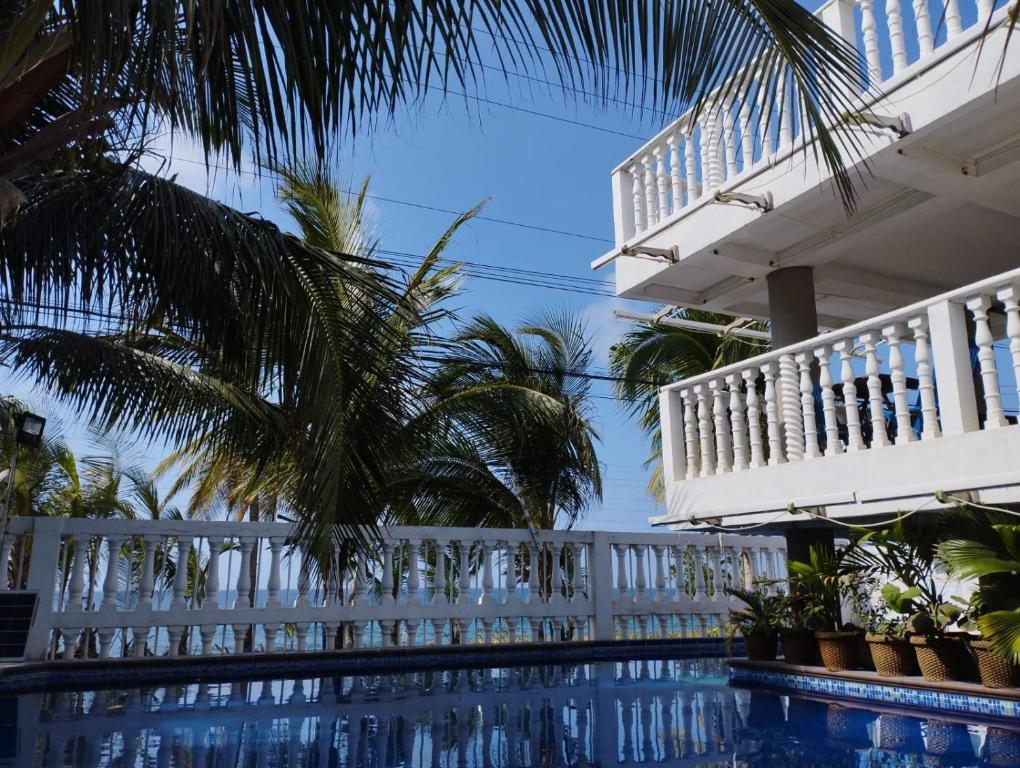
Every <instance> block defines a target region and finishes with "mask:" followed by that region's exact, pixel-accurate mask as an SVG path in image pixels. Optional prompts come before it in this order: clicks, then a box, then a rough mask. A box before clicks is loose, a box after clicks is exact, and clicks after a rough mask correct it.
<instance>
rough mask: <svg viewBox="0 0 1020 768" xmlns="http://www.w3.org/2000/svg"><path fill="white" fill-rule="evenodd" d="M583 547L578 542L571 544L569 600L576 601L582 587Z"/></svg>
mask: <svg viewBox="0 0 1020 768" xmlns="http://www.w3.org/2000/svg"><path fill="white" fill-rule="evenodd" d="M583 548H584V545H582V544H581V543H579V542H575V543H574V544H572V545H571V549H570V553H571V557H572V559H571V565H572V566H573V567H572V569H571V571H570V602H572V603H573V602H576V601H577V597H578V594H579V593H581V592H582V590H583V589H584V578H583V576H582V574H581V552H582V550H583Z"/></svg>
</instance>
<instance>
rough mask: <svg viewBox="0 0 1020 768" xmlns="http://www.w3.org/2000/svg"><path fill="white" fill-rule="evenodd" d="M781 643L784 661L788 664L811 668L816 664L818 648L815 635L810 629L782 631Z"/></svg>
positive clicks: (780, 633)
mask: <svg viewBox="0 0 1020 768" xmlns="http://www.w3.org/2000/svg"><path fill="white" fill-rule="evenodd" d="M779 641H780V642H781V643H782V644H783V661H785V662H786V663H787V664H799V665H801V666H810V665H813V664H815V663H816V662H815V659H816V657H817V655H818V646H817V645H816V643H815V633H814V632H812V631H811V630H810V629H781V630H779Z"/></svg>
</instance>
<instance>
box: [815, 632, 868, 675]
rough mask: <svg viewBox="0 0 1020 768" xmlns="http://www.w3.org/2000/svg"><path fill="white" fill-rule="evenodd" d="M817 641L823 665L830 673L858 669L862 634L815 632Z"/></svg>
mask: <svg viewBox="0 0 1020 768" xmlns="http://www.w3.org/2000/svg"><path fill="white" fill-rule="evenodd" d="M815 640H817V641H818V652H819V653H820V654H821V655H822V664H824V665H825V668H826V669H827V670H829V671H830V672H843V671H844V670H847V669H855V668H856V667H857V658H858V653H859V651H860V633H858V632H815Z"/></svg>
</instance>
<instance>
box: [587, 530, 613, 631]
mask: <svg viewBox="0 0 1020 768" xmlns="http://www.w3.org/2000/svg"><path fill="white" fill-rule="evenodd" d="M589 567H590V569H591V592H592V597H591V599H592V611H593V613H594V617H593V621H594V630H595V631H594V636H593V638H592V639H594V640H613V639H615V637H616V624H615V622H614V621H613V551H612V547H610V545H609V534H607V533H602V532H599V531H596V532H595V533H594V534H593V535H592V542H591V564H590V566H589Z"/></svg>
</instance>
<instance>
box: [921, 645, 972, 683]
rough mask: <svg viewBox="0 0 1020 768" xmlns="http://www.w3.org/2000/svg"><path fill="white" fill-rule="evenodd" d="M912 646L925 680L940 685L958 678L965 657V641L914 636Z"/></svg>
mask: <svg viewBox="0 0 1020 768" xmlns="http://www.w3.org/2000/svg"><path fill="white" fill-rule="evenodd" d="M910 644H911V645H912V646H914V653H915V654H916V655H917V664H918V666H919V667H921V675H922V676H923V677H924V679H925V680H927V681H928V682H930V683H939V682H943V681H945V680H955V679H956V678H957V675H958V674H959V669H960V660H961V659H962V657H963V641H962V640H961V639H960V638H958V637H924V636H920V635H914V636H913V637H911V638H910Z"/></svg>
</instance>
